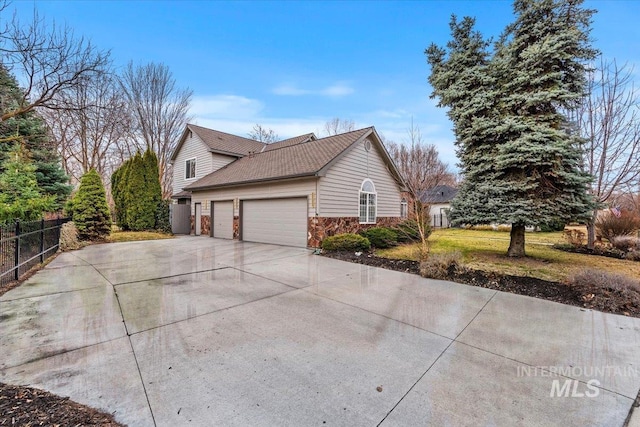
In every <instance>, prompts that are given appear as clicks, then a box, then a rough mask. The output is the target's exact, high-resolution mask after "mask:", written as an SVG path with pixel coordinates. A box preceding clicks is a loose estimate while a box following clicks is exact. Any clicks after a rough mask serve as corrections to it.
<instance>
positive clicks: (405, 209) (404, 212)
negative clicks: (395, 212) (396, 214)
mask: <svg viewBox="0 0 640 427" xmlns="http://www.w3.org/2000/svg"><path fill="white" fill-rule="evenodd" d="M407 216H409V205H408V204H407V199H405V198H402V201H401V202H400V218H406V217H407Z"/></svg>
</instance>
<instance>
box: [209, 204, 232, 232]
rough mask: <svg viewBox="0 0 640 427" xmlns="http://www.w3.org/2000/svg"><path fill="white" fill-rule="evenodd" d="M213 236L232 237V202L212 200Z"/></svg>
mask: <svg viewBox="0 0 640 427" xmlns="http://www.w3.org/2000/svg"><path fill="white" fill-rule="evenodd" d="M213 237H218V238H221V239H233V202H232V201H228V202H213Z"/></svg>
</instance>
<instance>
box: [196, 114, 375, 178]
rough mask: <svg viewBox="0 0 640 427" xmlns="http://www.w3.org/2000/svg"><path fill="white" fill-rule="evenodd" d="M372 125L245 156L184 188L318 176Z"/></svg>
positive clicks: (366, 132)
mask: <svg viewBox="0 0 640 427" xmlns="http://www.w3.org/2000/svg"><path fill="white" fill-rule="evenodd" d="M373 132H374V130H373V127H369V128H364V129H360V130H356V131H353V132H347V133H343V134H340V135H334V136H330V137H327V138H321V139H318V140H315V141H308V142H305V143H304V144H302V143H297V144H295V145H290V146H288V147H283V148H280V149H272V150H269V151H267V150H265V151H264V152H262V153H257V154H253V155H250V156H245V157H243V158H241V159H239V160H236V161H235V162H233V163H230V164H229V165H227V166H225V167H223V168H222V169H219V170H217V171H215V172H213V173H210V174H209V175H206V176H204V177H203V178H201V179H199V180H198V181H196V182H194V183H192V184H190V185H188V186H187V187H185V188H184V189H185V190H202V189H208V188H216V187H223V186H228V185H237V184H244V183H251V182H259V181H270V180H275V179H286V178H297V177H304V176H315V175H317V174H318V173H319V172H320V171H321V170H322V169H323V168H324V167H325V166H327V165H329V164H330V163H331V162H332V161H333V160H334V159H336V158H337V157H338V156H339V155H340V154H342V153H343V152H345V150H346V149H347V148H349V147H350V146H352V145H353V144H354V143H356V142H357V141H360V140H362V139H364V138H366V137H367V136H369V135H371V133H373Z"/></svg>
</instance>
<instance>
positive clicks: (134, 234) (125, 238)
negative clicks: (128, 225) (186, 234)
mask: <svg viewBox="0 0 640 427" xmlns="http://www.w3.org/2000/svg"><path fill="white" fill-rule="evenodd" d="M161 239H173V235H172V234H166V233H159V232H157V231H115V230H114V231H111V234H110V235H109V237H107V241H108V242H113V243H116V242H137V241H140V240H161Z"/></svg>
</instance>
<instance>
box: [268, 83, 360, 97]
mask: <svg viewBox="0 0 640 427" xmlns="http://www.w3.org/2000/svg"><path fill="white" fill-rule="evenodd" d="M271 92H272V93H274V94H275V95H283V96H304V95H320V96H326V97H330V98H339V97H343V96H347V95H351V94H352V93H354V92H355V90H354V89H353V88H352V87H351V86H350V85H348V84H347V83H346V82H336V83H334V84H332V85H330V86H327V87H325V88H322V89H302V88H299V87H297V86H296V85H294V84H289V83H285V84H281V85H280V86H276V87H275V88H273V90H272V91H271Z"/></svg>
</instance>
